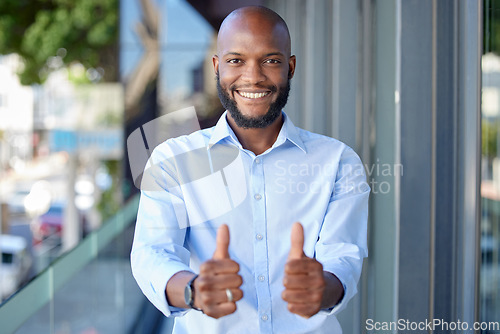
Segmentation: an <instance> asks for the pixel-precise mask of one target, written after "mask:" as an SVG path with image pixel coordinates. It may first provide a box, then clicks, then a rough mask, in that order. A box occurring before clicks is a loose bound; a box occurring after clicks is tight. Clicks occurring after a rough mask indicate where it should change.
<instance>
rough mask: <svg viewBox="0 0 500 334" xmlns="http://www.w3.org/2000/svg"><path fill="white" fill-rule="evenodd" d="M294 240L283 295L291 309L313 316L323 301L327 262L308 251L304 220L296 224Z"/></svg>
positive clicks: (293, 232) (287, 265) (293, 229)
mask: <svg viewBox="0 0 500 334" xmlns="http://www.w3.org/2000/svg"><path fill="white" fill-rule="evenodd" d="M291 240H292V245H291V248H290V253H289V254H288V261H287V263H286V265H285V275H284V278H283V285H284V286H285V290H284V291H283V293H282V294H281V297H282V298H283V300H284V301H286V302H287V303H288V310H289V311H290V312H292V313H295V314H298V315H300V316H302V317H304V318H310V317H312V316H313V315H315V314H316V313H318V311H319V310H320V309H321V306H322V304H323V294H324V291H325V284H326V283H325V279H324V272H323V265H322V264H321V263H319V262H318V261H317V260H316V259H313V258H309V257H307V256H306V255H305V254H304V251H303V247H304V229H303V227H302V225H301V224H300V223H295V224H294V225H293V226H292V235H291Z"/></svg>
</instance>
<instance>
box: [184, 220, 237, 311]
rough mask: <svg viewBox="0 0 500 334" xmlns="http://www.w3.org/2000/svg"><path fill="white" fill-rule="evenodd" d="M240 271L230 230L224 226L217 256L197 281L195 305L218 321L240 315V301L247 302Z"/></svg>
mask: <svg viewBox="0 0 500 334" xmlns="http://www.w3.org/2000/svg"><path fill="white" fill-rule="evenodd" d="M239 270H240V266H239V265H238V263H236V262H235V261H233V260H231V259H230V257H229V228H228V227H227V225H225V224H224V225H221V226H220V227H219V229H218V231H217V239H216V247H215V252H214V255H213V257H212V259H210V260H208V261H206V262H204V263H202V264H201V266H200V274H199V276H198V277H197V278H196V280H195V281H194V290H195V293H194V305H195V306H196V307H197V308H200V309H201V310H202V311H203V313H205V314H206V315H208V316H210V317H212V318H216V319H218V318H220V317H223V316H225V315H228V314H231V313H233V312H234V311H236V301H238V300H240V299H241V298H243V291H241V289H240V286H241V284H242V283H243V279H242V278H241V276H240V275H238V271H239Z"/></svg>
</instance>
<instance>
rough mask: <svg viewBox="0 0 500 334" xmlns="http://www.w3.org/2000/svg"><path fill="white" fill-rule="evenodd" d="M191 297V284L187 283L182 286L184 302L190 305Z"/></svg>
mask: <svg viewBox="0 0 500 334" xmlns="http://www.w3.org/2000/svg"><path fill="white" fill-rule="evenodd" d="M192 298H193V293H192V291H191V285H190V284H188V285H186V287H185V288H184V302H185V303H186V305H189V306H191V302H192Z"/></svg>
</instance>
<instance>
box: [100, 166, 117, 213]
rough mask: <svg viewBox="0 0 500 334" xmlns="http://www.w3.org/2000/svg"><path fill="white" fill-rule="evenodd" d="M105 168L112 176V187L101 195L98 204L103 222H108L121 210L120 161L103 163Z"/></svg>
mask: <svg viewBox="0 0 500 334" xmlns="http://www.w3.org/2000/svg"><path fill="white" fill-rule="evenodd" d="M103 164H104V167H105V168H106V170H107V172H108V174H109V175H110V176H111V179H112V184H111V187H110V188H109V189H108V190H106V191H104V192H103V193H102V194H101V199H100V200H99V203H97V210H98V211H99V213H100V214H101V217H102V220H103V221H106V220H108V219H109V218H111V217H112V216H113V215H114V214H115V213H117V212H118V210H119V209H120V201H121V198H119V196H118V195H119V193H120V192H119V184H120V182H119V180H120V167H121V163H120V161H118V160H106V161H103Z"/></svg>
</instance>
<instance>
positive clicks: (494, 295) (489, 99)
mask: <svg viewBox="0 0 500 334" xmlns="http://www.w3.org/2000/svg"><path fill="white" fill-rule="evenodd" d="M484 4H485V6H484V9H485V12H484V54H483V57H482V80H483V82H482V105H481V119H482V120H481V122H482V124H481V126H482V170H481V174H482V181H481V198H482V200H481V202H482V215H481V270H480V320H481V321H487V322H489V321H498V315H499V314H500V150H499V149H500V145H499V143H500V131H499V130H500V39H499V37H500V1H498V0H487V1H485V2H484ZM482 333H489V332H487V331H482Z"/></svg>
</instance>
